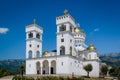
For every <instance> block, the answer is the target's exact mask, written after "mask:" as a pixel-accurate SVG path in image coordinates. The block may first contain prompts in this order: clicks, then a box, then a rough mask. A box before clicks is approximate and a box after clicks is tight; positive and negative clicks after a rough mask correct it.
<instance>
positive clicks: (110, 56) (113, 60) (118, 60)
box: [0, 53, 120, 73]
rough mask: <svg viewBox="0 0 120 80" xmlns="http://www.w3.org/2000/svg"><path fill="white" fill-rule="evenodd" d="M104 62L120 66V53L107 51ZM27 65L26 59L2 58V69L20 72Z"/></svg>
mask: <svg viewBox="0 0 120 80" xmlns="http://www.w3.org/2000/svg"><path fill="white" fill-rule="evenodd" d="M100 59H101V60H102V62H104V63H106V64H108V65H110V66H120V53H107V54H102V55H100ZM21 65H24V66H25V60H23V59H8V60H0V69H2V68H6V69H8V70H9V71H11V72H17V73H18V72H19V67H20V66H21Z"/></svg>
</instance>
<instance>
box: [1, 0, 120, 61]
mask: <svg viewBox="0 0 120 80" xmlns="http://www.w3.org/2000/svg"><path fill="white" fill-rule="evenodd" d="M119 4H120V1H119V0H0V59H12V58H15V59H25V46H26V45H25V26H26V25H28V24H32V23H33V19H34V18H36V19H37V24H38V25H40V26H42V27H43V29H44V33H43V51H44V50H45V49H46V48H48V49H49V51H50V50H53V49H56V21H55V20H56V19H55V18H56V16H59V15H62V14H63V11H64V9H67V10H68V11H69V13H70V14H71V15H72V16H73V17H74V18H75V19H76V22H78V23H79V24H80V27H81V28H82V29H84V31H85V32H86V35H87V36H86V44H87V45H89V43H90V42H91V41H92V42H93V44H94V45H95V46H96V47H97V49H98V52H99V54H103V53H108V52H120V5H119Z"/></svg>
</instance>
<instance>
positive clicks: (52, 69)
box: [50, 60, 56, 74]
mask: <svg viewBox="0 0 120 80" xmlns="http://www.w3.org/2000/svg"><path fill="white" fill-rule="evenodd" d="M50 71H51V74H56V61H55V60H53V61H52V62H51V70H50Z"/></svg>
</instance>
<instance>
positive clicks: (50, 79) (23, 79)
mask: <svg viewBox="0 0 120 80" xmlns="http://www.w3.org/2000/svg"><path fill="white" fill-rule="evenodd" d="M12 80H112V79H109V78H83V77H78V78H76V77H73V78H69V77H56V76H46V77H37V78H32V77H25V76H15V77H14V78H13V79H12Z"/></svg>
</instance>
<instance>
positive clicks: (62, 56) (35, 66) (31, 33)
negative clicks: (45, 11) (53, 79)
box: [26, 10, 101, 77]
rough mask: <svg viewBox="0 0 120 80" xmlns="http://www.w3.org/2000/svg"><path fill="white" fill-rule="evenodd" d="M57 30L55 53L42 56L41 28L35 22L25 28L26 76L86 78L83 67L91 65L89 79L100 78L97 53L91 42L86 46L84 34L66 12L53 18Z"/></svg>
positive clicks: (46, 53)
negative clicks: (73, 76) (74, 76)
mask: <svg viewBox="0 0 120 80" xmlns="http://www.w3.org/2000/svg"><path fill="white" fill-rule="evenodd" d="M56 27H57V33H56V35H57V36H56V38H57V39H56V41H57V45H56V50H53V51H51V52H48V50H46V51H45V52H44V53H42V34H43V28H42V27H41V26H39V25H37V24H36V23H35V21H34V23H33V24H31V25H28V26H26V75H52V74H53V75H60V76H62V75H63V76H65V75H66V76H69V75H73V74H74V75H76V76H86V75H87V72H86V71H85V70H84V68H83V67H84V66H85V65H87V64H91V65H92V67H93V69H92V71H91V72H90V74H89V75H90V77H99V76H100V63H101V61H100V59H99V57H98V52H97V50H96V48H95V46H93V44H92V43H90V45H89V46H87V45H86V44H85V38H86V34H85V32H84V31H83V30H82V29H81V28H80V27H79V25H78V24H77V23H76V21H75V19H74V18H73V17H72V16H71V15H70V14H69V13H68V12H67V10H65V11H64V14H63V15H61V16H58V17H56ZM51 46H52V44H51Z"/></svg>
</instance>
